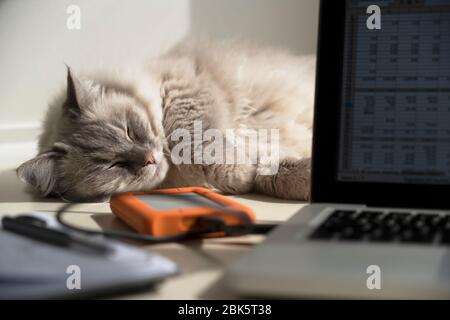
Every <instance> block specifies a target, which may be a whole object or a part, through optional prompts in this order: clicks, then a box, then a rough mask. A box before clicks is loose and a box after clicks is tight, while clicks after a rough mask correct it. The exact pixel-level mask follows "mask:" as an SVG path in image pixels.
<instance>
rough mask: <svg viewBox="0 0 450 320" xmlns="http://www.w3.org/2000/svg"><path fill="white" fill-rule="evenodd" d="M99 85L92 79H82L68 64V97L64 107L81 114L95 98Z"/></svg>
mask: <svg viewBox="0 0 450 320" xmlns="http://www.w3.org/2000/svg"><path fill="white" fill-rule="evenodd" d="M97 93H98V86H94V85H93V84H92V82H91V81H86V80H81V79H80V78H78V77H77V76H76V75H75V74H74V72H73V71H72V69H71V68H70V67H69V66H67V97H66V102H65V104H64V107H65V108H67V109H68V110H69V111H71V112H72V113H74V114H76V115H79V114H80V113H81V112H82V110H83V108H87V107H88V106H89V105H91V104H92V102H93V101H94V99H95V95H96V94H97Z"/></svg>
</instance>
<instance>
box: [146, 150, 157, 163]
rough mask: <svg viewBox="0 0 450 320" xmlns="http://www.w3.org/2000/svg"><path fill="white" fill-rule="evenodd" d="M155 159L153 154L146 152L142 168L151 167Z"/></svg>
mask: <svg viewBox="0 0 450 320" xmlns="http://www.w3.org/2000/svg"><path fill="white" fill-rule="evenodd" d="M155 163H156V162H155V158H154V157H153V153H151V152H150V151H149V152H147V155H146V156H145V163H144V167H146V166H148V165H151V164H155Z"/></svg>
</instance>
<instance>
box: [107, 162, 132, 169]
mask: <svg viewBox="0 0 450 320" xmlns="http://www.w3.org/2000/svg"><path fill="white" fill-rule="evenodd" d="M126 166H127V163H126V162H125V161H115V162H113V163H111V164H110V165H109V166H108V169H112V168H124V167H126Z"/></svg>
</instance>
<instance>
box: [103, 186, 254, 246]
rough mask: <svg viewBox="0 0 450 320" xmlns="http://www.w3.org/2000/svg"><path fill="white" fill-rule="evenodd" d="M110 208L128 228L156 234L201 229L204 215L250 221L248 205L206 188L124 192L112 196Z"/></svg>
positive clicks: (230, 221) (225, 220)
mask: <svg viewBox="0 0 450 320" xmlns="http://www.w3.org/2000/svg"><path fill="white" fill-rule="evenodd" d="M110 207H111V210H112V212H113V213H114V214H115V215H116V216H117V217H118V218H120V219H121V220H122V221H124V222H125V223H126V224H127V225H129V226H130V227H131V228H133V229H134V230H136V231H137V232H139V233H140V234H144V235H151V236H155V237H168V236H176V235H179V234H186V233H194V232H201V231H202V230H201V229H202V223H199V222H201V221H204V218H206V217H212V218H219V219H220V220H221V221H223V223H224V224H225V225H226V226H239V225H244V224H253V223H254V222H255V214H254V212H253V210H251V209H250V208H248V207H246V206H244V205H242V204H240V203H238V202H236V201H234V200H233V199H231V198H229V197H225V196H223V195H221V194H218V193H216V192H213V191H211V190H208V189H205V188H197V187H195V188H191V187H189V188H173V189H161V190H152V191H146V192H125V193H120V194H116V195H114V196H112V197H111V200H110Z"/></svg>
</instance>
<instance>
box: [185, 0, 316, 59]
mask: <svg viewBox="0 0 450 320" xmlns="http://www.w3.org/2000/svg"><path fill="white" fill-rule="evenodd" d="M318 15H319V0H191V32H193V33H194V34H209V35H211V36H213V37H214V38H218V39H221V38H229V37H233V36H242V37H243V38H246V39H250V40H255V41H257V42H259V43H263V44H268V45H274V46H283V47H287V48H289V49H291V51H293V52H295V53H315V50H316V38H317V26H318Z"/></svg>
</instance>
